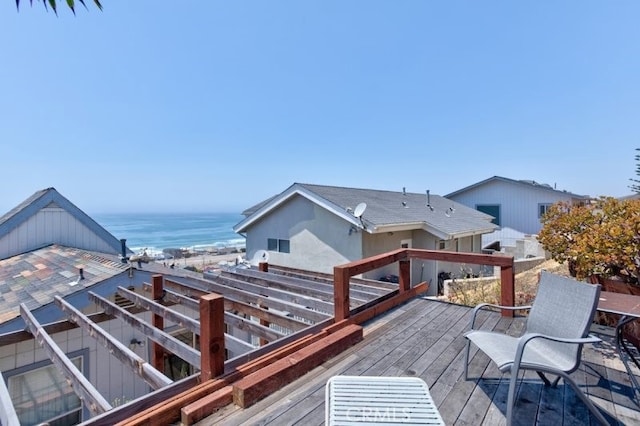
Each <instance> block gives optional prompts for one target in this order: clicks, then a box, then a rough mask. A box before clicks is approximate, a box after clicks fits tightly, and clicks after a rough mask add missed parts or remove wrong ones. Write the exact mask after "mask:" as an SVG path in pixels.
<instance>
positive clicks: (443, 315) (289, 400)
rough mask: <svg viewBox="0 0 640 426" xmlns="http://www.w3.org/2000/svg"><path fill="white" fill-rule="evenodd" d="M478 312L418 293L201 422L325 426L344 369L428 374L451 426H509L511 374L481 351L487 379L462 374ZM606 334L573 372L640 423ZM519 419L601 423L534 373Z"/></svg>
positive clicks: (498, 322)
mask: <svg viewBox="0 0 640 426" xmlns="http://www.w3.org/2000/svg"><path fill="white" fill-rule="evenodd" d="M470 313H471V309H470V308H468V307H464V306H459V305H453V304H448V303H443V302H438V301H433V300H429V299H426V298H424V297H416V298H413V299H411V300H410V301H408V302H407V303H405V304H403V305H400V306H398V307H396V308H394V309H392V310H390V311H388V312H386V313H384V314H382V315H379V316H377V317H376V318H374V319H372V320H370V321H368V322H366V323H364V324H362V325H363V326H364V336H365V337H364V340H362V341H361V342H359V343H357V344H356V345H354V346H352V347H351V348H349V349H347V350H346V351H344V352H342V353H341V354H339V355H338V356H336V357H334V358H332V359H331V360H329V361H327V362H325V363H323V364H322V365H320V366H319V367H317V368H315V369H313V370H312V371H310V372H309V373H307V374H305V375H304V376H302V377H300V378H298V379H297V380H295V381H294V382H292V383H290V384H288V385H286V386H284V387H282V388H281V389H279V390H278V391H276V392H274V393H273V394H271V395H270V396H268V397H267V398H265V399H263V400H261V401H259V402H257V403H256V404H255V405H253V406H251V407H248V408H245V409H242V408H239V407H237V406H234V405H228V406H226V407H224V408H222V409H221V410H219V411H218V412H216V413H215V414H213V415H211V416H209V417H207V418H205V419H204V420H202V421H200V422H199V423H198V424H200V425H214V424H228V425H236V424H261V425H262V424H274V425H286V424H304V425H320V424H324V400H325V394H324V386H325V384H326V382H327V380H328V379H329V378H330V377H331V376H333V375H338V374H344V375H373V376H417V377H421V378H422V379H424V380H425V381H426V382H427V384H428V385H429V388H430V392H431V395H432V397H433V399H434V401H435V403H436V404H437V406H438V408H439V410H440V413H441V415H442V417H443V419H444V421H445V422H446V424H448V425H478V424H485V425H499V424H504V423H505V413H506V399H507V389H508V377H509V376H508V374H506V375H503V374H502V373H500V371H499V370H497V368H495V365H493V364H492V363H490V361H489V359H488V358H487V357H486V356H485V355H484V354H482V353H480V352H478V351H473V352H472V354H471V356H472V360H471V364H470V376H471V377H480V376H482V377H481V378H480V379H477V380H469V381H464V380H463V379H462V374H463V348H464V345H465V339H464V338H463V337H462V333H463V332H464V331H465V330H466V328H467V327H468V321H469V317H470ZM481 321H482V324H483V328H486V329H494V330H504V331H507V332H508V333H510V334H514V335H517V334H519V332H520V330H521V329H522V325H523V319H522V318H515V319H513V318H506V317H502V316H500V314H499V313H497V312H496V313H494V312H486V313H483V314H482V316H481ZM602 331H604V334H599V337H601V338H603V339H604V341H603V342H602V343H600V344H597V345H594V346H586V347H585V350H584V351H583V356H582V357H583V362H582V364H581V368H580V369H579V370H578V371H576V372H574V373H573V376H574V378H575V379H576V381H577V382H578V384H579V385H580V386H581V388H582V389H583V390H584V391H585V392H586V393H587V395H589V397H590V398H591V399H592V400H593V401H594V403H595V404H596V405H597V406H598V407H599V408H600V409H601V410H602V411H603V414H604V415H605V417H606V418H607V419H609V420H610V422H611V423H612V424H625V425H627V424H640V407H639V406H638V405H636V402H635V401H634V400H633V399H632V389H631V384H630V380H629V377H628V375H627V373H626V371H625V369H624V366H623V365H622V363H621V361H620V359H619V358H618V356H617V353H616V351H615V346H614V345H613V342H612V340H613V339H612V338H611V337H610V336H607V334H606V332H607V331H608V330H602ZM636 374H638V372H637V371H636ZM514 422H515V424H522V425H533V424H540V425H547V424H565V425H589V424H594V425H595V424H598V422H597V421H596V420H595V418H593V417H592V415H590V413H589V411H588V410H587V408H586V407H585V406H584V404H583V403H582V402H581V401H580V400H579V399H578V397H577V396H576V395H575V393H574V392H573V390H572V389H571V388H570V387H569V386H568V385H565V384H564V383H563V382H562V381H560V383H559V384H558V387H557V388H548V387H545V386H544V385H543V383H542V381H541V380H540V379H539V378H538V376H537V375H535V373H533V374H532V375H527V376H526V380H525V382H523V384H521V386H520V388H519V390H518V396H517V403H516V407H515V412H514Z"/></svg>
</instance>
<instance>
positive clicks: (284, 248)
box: [278, 240, 291, 253]
mask: <svg viewBox="0 0 640 426" xmlns="http://www.w3.org/2000/svg"><path fill="white" fill-rule="evenodd" d="M278 251H279V252H280V253H291V250H290V249H289V240H278Z"/></svg>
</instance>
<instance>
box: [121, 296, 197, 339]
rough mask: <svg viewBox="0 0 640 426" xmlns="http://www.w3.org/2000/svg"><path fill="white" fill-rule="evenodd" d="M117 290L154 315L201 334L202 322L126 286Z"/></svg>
mask: <svg viewBox="0 0 640 426" xmlns="http://www.w3.org/2000/svg"><path fill="white" fill-rule="evenodd" d="M116 292H117V293H118V294H119V295H120V296H122V297H124V298H125V299H127V300H129V301H131V302H133V303H135V304H136V305H137V306H140V307H142V308H144V309H146V310H148V311H151V313H153V314H154V315H159V316H161V317H162V318H164V319H166V320H169V321H171V322H173V323H175V324H178V325H179V326H180V327H182V328H186V329H187V330H189V331H191V332H192V333H195V334H200V323H199V322H198V321H196V320H194V319H193V318H190V317H188V316H186V315H184V314H181V313H179V312H176V311H174V310H172V309H169V308H167V307H166V306H163V305H161V304H160V303H158V302H154V301H153V300H150V299H147V298H146V297H144V296H140V295H139V294H137V293H135V292H133V291H131V290H128V289H126V288H124V287H118V288H117V290H116Z"/></svg>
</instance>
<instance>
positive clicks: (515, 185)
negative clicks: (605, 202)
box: [445, 176, 590, 237]
mask: <svg viewBox="0 0 640 426" xmlns="http://www.w3.org/2000/svg"><path fill="white" fill-rule="evenodd" d="M445 197H446V198H448V199H451V200H453V201H455V202H457V203H460V204H464V205H465V206H468V207H471V208H473V209H476V210H478V211H481V212H484V213H487V214H489V215H491V216H493V217H494V219H493V223H495V224H496V225H498V226H500V227H501V228H505V229H506V228H508V229H510V230H514V231H517V232H519V233H522V234H529V235H533V234H537V233H538V232H539V231H540V229H541V228H542V224H541V223H540V218H541V217H542V215H543V214H544V213H545V212H546V211H547V209H548V208H549V207H550V206H551V205H552V204H554V203H557V202H559V201H564V202H567V203H570V204H580V203H585V202H587V201H588V200H589V199H590V197H589V196H587V195H578V194H574V193H572V192H568V191H565V190H558V189H556V188H555V187H553V186H551V185H548V184H544V183H539V182H536V181H533V180H514V179H509V178H505V177H500V176H493V177H490V178H488V179H485V180H483V181H480V182H477V183H474V184H473V185H469V186H467V187H464V188H462V189H459V190H457V191H454V192H452V193H450V194H447V195H445ZM509 232H510V233H511V234H513V232H511V231H509ZM510 237H511V235H510Z"/></svg>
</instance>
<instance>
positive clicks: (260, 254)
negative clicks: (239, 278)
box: [251, 250, 269, 266]
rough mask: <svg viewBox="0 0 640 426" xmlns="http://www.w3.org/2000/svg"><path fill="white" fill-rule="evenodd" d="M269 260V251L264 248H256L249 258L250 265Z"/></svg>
mask: <svg viewBox="0 0 640 426" xmlns="http://www.w3.org/2000/svg"><path fill="white" fill-rule="evenodd" d="M268 261H269V252H268V251H266V250H258V251H256V252H255V254H254V255H253V258H251V265H252V266H258V264H259V263H260V262H268Z"/></svg>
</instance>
